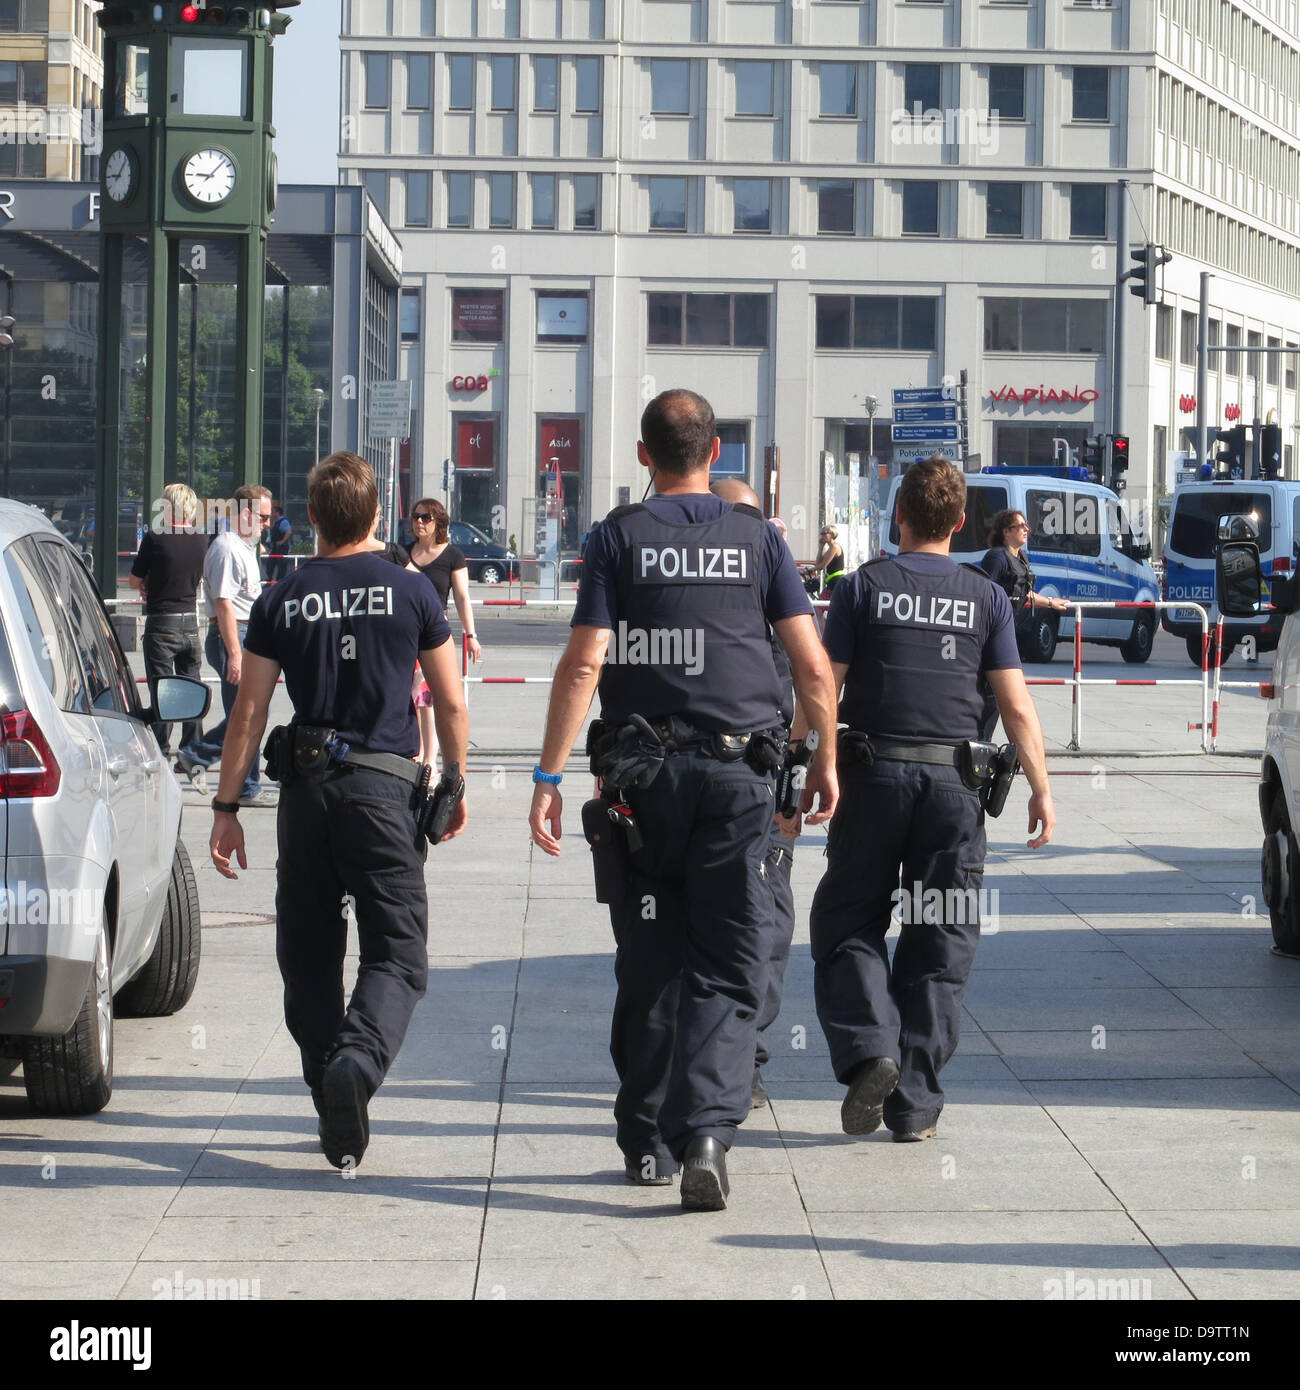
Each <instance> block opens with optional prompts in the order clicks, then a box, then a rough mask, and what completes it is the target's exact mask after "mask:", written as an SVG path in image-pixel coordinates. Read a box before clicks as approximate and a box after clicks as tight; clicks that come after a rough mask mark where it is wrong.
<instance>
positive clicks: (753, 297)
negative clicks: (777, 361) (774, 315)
mask: <svg viewBox="0 0 1300 1390" xmlns="http://www.w3.org/2000/svg"><path fill="white" fill-rule="evenodd" d="M767 301H768V296H767V295H765V294H648V295H646V310H647V319H648V323H649V334H648V342H649V345H650V346H651V347H751V348H753V347H758V348H762V347H766V346H767V318H768V304H767Z"/></svg>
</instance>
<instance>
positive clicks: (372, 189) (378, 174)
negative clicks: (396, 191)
mask: <svg viewBox="0 0 1300 1390" xmlns="http://www.w3.org/2000/svg"><path fill="white" fill-rule="evenodd" d="M366 192H367V193H369V194H370V201H371V202H372V203H374V205H375V206H376V207H377V208H378V209H379V211H380V214H381V215H382V216H383V219H384V221H385V222H387V221H388V171H387V169H367V170H366Z"/></svg>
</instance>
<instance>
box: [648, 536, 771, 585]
mask: <svg viewBox="0 0 1300 1390" xmlns="http://www.w3.org/2000/svg"><path fill="white" fill-rule="evenodd" d="M752 573H753V565H752V562H751V560H750V554H749V547H748V546H747V545H652V544H647V543H645V542H642V543H641V544H639V545H638V546H637V548H636V562H635V565H634V567H633V579H634V580H635V582H636V583H638V584H664V583H669V584H704V583H715V584H716V583H718V582H719V581H720V582H722V583H724V584H748V583H749V580H750V576H751V574H752Z"/></svg>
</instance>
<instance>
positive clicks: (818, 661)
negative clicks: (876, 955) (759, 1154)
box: [529, 390, 837, 1210]
mask: <svg viewBox="0 0 1300 1390" xmlns="http://www.w3.org/2000/svg"><path fill="white" fill-rule="evenodd" d="M718 452H719V441H718V438H717V430H716V428H715V422H714V415H713V410H712V408H711V407H710V406H709V403H708V402H707V401H705V400H704V399H703V398H702V397H700V396H697V395H695V394H694V393H693V392H691V391H683V390H675V391H666V392H664V393H663V394H662V395H660V396H658V397H656V398H655V399H654V400H653V401H651V402H650V404H649V405H648V406H647V407H646V410H645V412H644V414H643V415H642V417H641V442H640V443H639V444H638V445H637V455H638V458H639V459H640V462H641V464H642V465H643V466H644V467H646V468H647V469H649V471H650V475H651V481H652V483H653V486H654V489H655V495H654V496H653V497H651V498H650V499H649V500H648V501H646V502H643V503H638V504H634V505H632V506H627V507H619V508H616V509H615V510H614V511H613V512H611V513H610V514H609V516H608V517H607V518H606V519H605V521H604V522H603V523H602V524H601V526H600V528H599V529H598V530H597V531H595V532H594V533H593V535H592V537H591V539H590V540H589V542H588V545H587V552H586V555H585V557H584V564H583V573H582V580H581V587H580V589H579V594H578V602H577V607H576V609H575V612H574V617H573V627H572V631H571V634H570V637H569V644H568V646H567V648H566V650H565V653H564V655H563V657H562V658H561V660H560V664H559V666H558V668H557V669H556V673H555V679H554V683H553V685H552V691H551V704H550V710H549V712H548V716H547V723H546V735H545V740H544V743H543V746H542V755H541V759H540V762H539V763H538V765H537V767H536V768H535V769H534V771H533V780H534V782H535V783H536V784H537V785H536V786H535V787H534V791H533V805H532V812H531V815H530V817H529V824H530V828H531V830H532V836H533V839H534V841H535V842H536V843H537V844H538V845H539V846H540V847H541V849H543V850H544V851H545V852H546V853H547V854H552V855H555V854H559V852H560V836H561V833H562V832H561V825H560V815H561V809H562V801H561V796H560V792H559V783H560V781H561V776H562V773H563V771H564V767H565V764H566V762H567V760H568V756H569V751H570V749H571V748H572V747H573V743H574V741H575V739H576V738H577V736H578V732H579V730H580V729H581V728H582V724H583V721H584V719H585V718H586V714H587V710H588V708H589V706H590V704H591V700H592V697H593V695H594V693H595V690H596V687H597V683H599V687H600V697H601V720H600V721H598V722H597V723H596V724H594V725H593V726H592V729H593V735H592V738H591V739H590V740H589V745H588V747H589V752H591V753H592V756H593V770H594V771H595V772H596V773H597V775H598V776H600V777H601V778H602V779H603V783H604V789H605V799H604V800H602V801H601V802H597V803H589V808H590V807H591V806H595V807H597V808H598V810H597V819H598V820H599V821H601V822H602V823H603V824H604V826H605V827H606V828H608V827H609V826H611V825H615V826H616V827H617V828H618V833H619V840H620V850H621V863H622V865H623V870H624V872H623V874H622V878H621V882H618V883H616V884H614V885H613V886H610V884H609V883H607V884H606V888H605V891H603V892H601V898H602V900H603V901H608V902H609V904H610V915H611V919H612V922H613V927H614V936H615V941H616V944H617V953H616V956H615V966H614V969H615V976H616V979H617V982H618V993H617V999H616V1002H615V1007H614V1020H613V1028H612V1038H611V1045H610V1051H611V1054H612V1056H613V1058H614V1064H615V1067H616V1069H617V1071H618V1075H619V1081H620V1086H619V1093H618V1100H617V1103H616V1105H615V1119H616V1123H617V1138H618V1144H619V1147H620V1148H621V1149H622V1151H623V1156H624V1174H625V1176H626V1177H627V1179H628V1180H629V1181H631V1182H635V1183H638V1184H644V1185H656V1186H658V1185H665V1184H667V1183H669V1182H671V1177H672V1174H673V1173H675V1172H676V1171H677V1168H678V1165H679V1164H680V1165H681V1166H682V1182H681V1202H682V1205H683V1207H685V1208H688V1209H696V1210H720V1209H722V1208H723V1207H725V1206H726V1199H727V1195H728V1191H729V1185H728V1179H727V1170H726V1151H727V1149H728V1148H729V1147H730V1145H731V1142H732V1140H733V1138H734V1136H735V1131H736V1127H737V1125H739V1124H740V1123H741V1122H742V1121H743V1120H744V1118H745V1116H746V1115H747V1114H748V1113H749V1110H750V1094H751V1085H752V1080H753V1069H754V1053H755V1042H756V1022H757V1015H758V1011H759V1008H760V1005H761V1003H762V999H763V992H764V988H765V983H766V979H767V964H768V959H769V957H770V955H771V939H770V938H771V934H772V896H771V892H770V890H769V888H768V885H767V883H766V881H765V876H766V868H765V861H766V858H767V855H768V853H769V851H770V849H771V846H772V839H773V834H774V819H773V811H774V803H773V783H774V774H775V769H776V766H777V765H778V763H779V761H780V747H781V739H780V734H781V732H782V729H781V718H782V716H781V699H782V692H781V686H780V681H779V679H778V677H777V672H776V667H775V665H774V663H773V660H772V648H771V645H770V643H769V638H768V625H769V623H770V624H771V625H772V626H773V627H774V628H775V630H776V634H777V636H778V637H779V638H780V640H781V642H782V644H783V646H784V647H785V649H786V651H787V653H788V654H789V657H790V663H791V666H792V668H793V674H794V681H795V686H796V689H797V690H798V693H799V696H800V699H801V700H802V701H803V703H804V708H805V709H806V710H807V711H808V717H809V719H810V720H811V721H812V724H813V726H814V727H816V728H818V729H819V731H820V732H821V733H822V734H823V735H824V746H825V747H826V748H828V749H833V745H832V744H831V742H830V734H831V733H832V731H833V729H834V720H835V711H834V697H833V693H832V690H831V681H830V667H829V663H828V662H827V660H826V657H825V653H824V652H823V651H822V649H821V646H820V644H819V642H818V640H817V631H816V627H815V625H814V623H813V619H812V615H811V611H810V606H809V604H808V600H807V595H806V594H805V593H804V590H803V586H802V585H801V584H800V582H799V577H798V574H797V573H796V571H795V567H794V563H793V561H792V560H791V558H790V554H789V551H788V549H787V548H786V546H785V544H784V543H783V542H782V541H781V539H780V537H779V536H778V535H777V533H776V531H775V530H774V529H773V528H772V527H771V526H769V525H768V524H767V522H765V521H764V520H763V517H762V515H761V514H760V513H759V512H757V511H755V510H754V509H752V508H750V507H745V506H733V505H731V504H730V503H727V502H723V501H721V500H720V499H718V498H716V497H714V496H712V495H711V494H710V493H709V490H708V488H709V468H710V465H711V464H712V463H713V462H714V461H715V460H716V459H717V457H718ZM808 793H809V794H808V798H807V799H808V801H809V803H811V800H812V798H813V795H814V793H815V795H816V798H817V804H818V811H817V814H815V815H813V816H810V818H809V819H810V820H812V821H822V820H825V819H827V818H828V817H829V815H830V814H831V812H832V811H833V810H834V805H835V799H836V795H837V784H836V779H835V764H834V755H833V751H832V752H831V753H830V755H829V756H827V757H826V758H824V759H821V760H819V761H818V762H816V763H815V764H814V765H813V768H812V769H811V771H810V773H809V775H808ZM589 808H586V809H589ZM585 814H586V810H585V811H584V818H585ZM607 815H608V816H610V817H612V819H606V818H605V817H606V816H607ZM588 834H589V838H591V839H593V843H595V842H596V840H597V839H598V838H599V832H598V831H593V830H592V828H591V827H588ZM605 839H606V840H607V839H608V837H605ZM598 891H599V890H598Z"/></svg>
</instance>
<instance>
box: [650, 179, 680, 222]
mask: <svg viewBox="0 0 1300 1390" xmlns="http://www.w3.org/2000/svg"><path fill="white" fill-rule="evenodd" d="M650 230H651V231H652V232H684V231H685V230H686V180H685V179H676V178H671V179H669V178H664V179H651V180H650Z"/></svg>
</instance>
